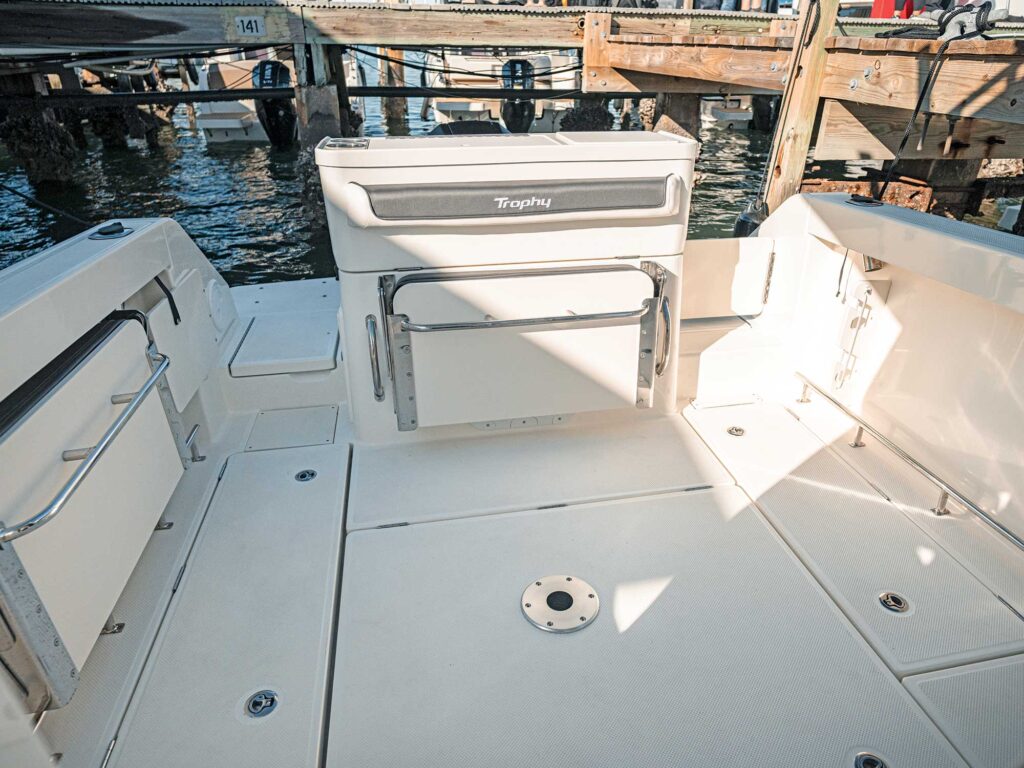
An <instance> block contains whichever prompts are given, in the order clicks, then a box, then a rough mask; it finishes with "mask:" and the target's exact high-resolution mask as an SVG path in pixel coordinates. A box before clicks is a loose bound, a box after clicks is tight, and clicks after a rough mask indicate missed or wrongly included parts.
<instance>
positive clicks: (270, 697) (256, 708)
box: [245, 690, 280, 717]
mask: <svg viewBox="0 0 1024 768" xmlns="http://www.w3.org/2000/svg"><path fill="white" fill-rule="evenodd" d="M279 701H280V699H279V698H278V696H277V692H276V691H269V690H266V691H257V692H256V693H254V694H253V695H252V696H250V697H249V698H248V700H247V701H246V702H245V713H246V714H247V715H249V717H266V716H267V715H269V714H270V713H271V712H273V711H274V710H275V709H277V704H278V702H279Z"/></svg>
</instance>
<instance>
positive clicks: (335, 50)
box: [328, 45, 362, 138]
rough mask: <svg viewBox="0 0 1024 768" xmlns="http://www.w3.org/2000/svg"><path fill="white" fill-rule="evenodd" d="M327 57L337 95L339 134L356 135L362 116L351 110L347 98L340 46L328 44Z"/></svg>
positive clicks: (346, 84)
mask: <svg viewBox="0 0 1024 768" xmlns="http://www.w3.org/2000/svg"><path fill="white" fill-rule="evenodd" d="M328 57H329V58H330V61H331V72H332V74H333V77H334V90H335V93H337V95H338V122H339V127H340V128H341V135H342V136H344V137H346V138H351V137H353V136H358V135H359V125H360V123H362V118H361V117H359V116H358V115H357V114H356V113H355V112H353V111H352V103H351V102H350V101H349V98H348V80H347V79H346V78H345V74H346V73H345V58H344V56H342V48H341V46H340V45H332V46H330V48H329V53H328Z"/></svg>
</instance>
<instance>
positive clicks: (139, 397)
mask: <svg viewBox="0 0 1024 768" xmlns="http://www.w3.org/2000/svg"><path fill="white" fill-rule="evenodd" d="M158 357H159V358H160V362H159V363H158V364H157V366H156V367H155V368H154V369H153V373H152V374H150V377H149V378H148V379H146V383H145V384H143V385H142V388H141V389H140V390H139V391H138V392H136V393H135V396H134V397H132V399H131V401H130V402H129V403H128V405H127V406H126V407H125V409H124V410H123V411H121V413H120V415H118V417H117V419H116V420H115V421H114V423H113V424H111V425H110V427H109V429H107V431H106V432H104V433H103V437H101V438H100V439H99V442H97V443H96V445H94V446H93V447H92V448H91V449H90V450H89V453H88V455H87V456H86V457H85V458H84V459H83V460H82V463H81V464H80V465H79V466H78V468H77V469H76V470H75V472H74V474H73V475H71V477H70V479H68V481H67V482H66V483H65V484H64V487H63V488H61V489H60V491H59V492H58V493H57V495H56V496H54V497H53V500H52V501H50V503H49V504H47V505H46V507H44V508H43V510H42V511H41V512H39V513H38V514H36V515H34V516H32V517H30V518H29V519H28V520H25V521H23V522H21V523H18V524H17V525H13V526H10V527H9V528H0V544H5V543H7V542H8V541H13V540H14V539H18V538H21V537H22V536H24V535H25V534H27V533H30V532H32V531H34V530H36V529H37V528H39V527H41V526H43V525H46V523H48V522H50V521H51V520H53V519H54V518H55V517H56V516H57V515H59V514H60V512H61V510H62V509H63V508H64V505H65V504H67V503H68V500H69V499H70V498H71V497H72V496H73V495H74V493H75V491H76V490H78V486H79V485H81V484H82V481H83V480H85V478H86V476H87V475H88V474H89V473H90V472H91V471H92V468H93V467H94V466H95V465H96V462H97V461H99V458H100V456H102V455H103V454H104V453H105V452H106V450H107V448H109V447H110V444H111V443H112V442H114V438H115V437H117V436H118V434H119V433H120V432H121V430H122V429H124V427H125V425H126V424H127V423H128V420H129V419H131V417H132V416H133V415H134V414H135V412H136V411H137V410H138V409H139V406H140V405H142V401H143V400H145V399H146V395H148V394H149V393H150V392H151V391H152V389H153V388H154V387H155V386H156V383H157V382H158V381H159V380H160V377H161V376H163V375H164V372H165V371H166V370H167V366H169V365H170V364H171V361H170V358H168V357H167V355H163V354H161V355H159V356H158Z"/></svg>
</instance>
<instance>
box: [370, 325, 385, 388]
mask: <svg viewBox="0 0 1024 768" xmlns="http://www.w3.org/2000/svg"><path fill="white" fill-rule="evenodd" d="M366 339H367V344H368V346H369V348H370V376H372V377H373V399H374V400H376V401H377V402H378V403H379V402H380V401H381V400H383V399H384V382H383V380H382V379H381V376H380V358H379V357H378V355H377V318H376V317H374V316H373V315H367V316H366Z"/></svg>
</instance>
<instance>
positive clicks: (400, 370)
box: [366, 261, 672, 432]
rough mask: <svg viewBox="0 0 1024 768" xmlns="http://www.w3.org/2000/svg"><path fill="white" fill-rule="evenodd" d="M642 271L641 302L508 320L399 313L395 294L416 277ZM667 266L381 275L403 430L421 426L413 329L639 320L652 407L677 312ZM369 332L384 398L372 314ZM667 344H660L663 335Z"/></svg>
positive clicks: (643, 404) (644, 396) (643, 374)
mask: <svg viewBox="0 0 1024 768" xmlns="http://www.w3.org/2000/svg"><path fill="white" fill-rule="evenodd" d="M610 272H614V273H640V274H644V275H646V276H647V277H648V278H649V279H650V281H651V292H652V296H651V297H650V298H647V299H644V300H643V303H642V306H640V307H637V308H635V309H623V310H617V311H612V312H595V313H589V314H581V315H572V314H567V315H556V316H550V317H524V318H514V319H509V320H494V319H485V320H467V321H460V322H452V323H416V322H413V321H412V320H410V319H409V317H408V316H407V315H403V314H396V313H395V309H394V298H395V294H396V293H397V292H398V291H399V289H401V288H402V287H403V286H405V285H410V284H414V283H443V282H453V281H467V280H487V279H495V278H526V277H545V278H549V277H565V276H572V275H593V274H601V273H610ZM665 281H666V273H665V270H664V269H663V268H662V267H661V266H659V265H658V264H657V263H655V262H652V261H641V262H640V265H639V266H638V267H637V266H633V265H630V264H601V265H597V266H594V265H588V266H572V267H556V268H547V269H501V270H484V271H470V272H454V273H441V272H431V273H426V274H416V275H406V276H403V277H401V278H400V279H397V278H396V277H395V276H394V275H387V276H384V277H381V278H380V279H379V281H378V287H377V293H378V300H379V304H380V312H381V318H382V321H383V323H384V354H385V357H386V359H387V364H388V377H389V378H390V379H391V381H392V383H393V385H394V407H395V416H396V418H397V421H398V429H399V431H401V432H406V431H411V430H414V429H416V428H417V414H416V401H417V396H416V383H415V375H414V371H413V367H412V338H411V336H410V334H414V333H441V332H449V331H480V330H494V329H502V328H540V327H545V326H549V327H550V326H554V327H558V328H564V329H566V330H569V329H578V328H593V327H601V326H605V325H624V324H627V323H628V322H629V321H635V320H637V319H639V321H640V344H639V349H638V351H637V354H638V360H637V387H636V407H637V408H650V407H652V406H653V403H654V394H653V393H654V384H655V379H656V378H657V377H658V376H661V375H662V374H663V373H664V371H665V367H666V364H667V360H668V358H667V355H668V350H669V347H670V344H671V341H672V335H671V334H672V312H671V308H670V307H669V303H668V298H667V297H666V296H665ZM366 323H367V336H368V339H369V354H370V369H371V375H372V378H373V395H374V399H375V400H377V401H378V402H380V401H382V400H384V389H383V381H382V378H381V375H380V363H379V360H378V352H377V343H376V332H375V330H376V323H375V318H374V316H373V315H367V317H366ZM662 339H664V346H663V347H661V348H659V344H660V343H661V340H662Z"/></svg>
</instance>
